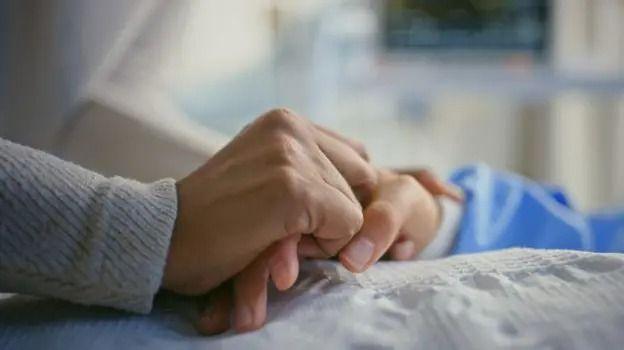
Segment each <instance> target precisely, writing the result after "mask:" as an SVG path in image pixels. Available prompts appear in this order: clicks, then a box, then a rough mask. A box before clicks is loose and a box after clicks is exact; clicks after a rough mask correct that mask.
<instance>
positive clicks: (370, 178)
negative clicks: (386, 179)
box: [356, 165, 377, 191]
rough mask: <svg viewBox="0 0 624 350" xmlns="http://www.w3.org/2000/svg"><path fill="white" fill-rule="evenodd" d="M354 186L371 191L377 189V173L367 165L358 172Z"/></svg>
mask: <svg viewBox="0 0 624 350" xmlns="http://www.w3.org/2000/svg"><path fill="white" fill-rule="evenodd" d="M356 176H357V180H356V181H357V184H356V186H358V187H360V188H362V189H366V190H369V191H372V190H374V189H375V187H377V172H376V171H375V170H374V169H372V168H371V167H369V166H368V165H367V166H365V167H362V168H360V169H359V170H358V172H357V174H356Z"/></svg>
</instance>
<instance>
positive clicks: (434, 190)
mask: <svg viewBox="0 0 624 350" xmlns="http://www.w3.org/2000/svg"><path fill="white" fill-rule="evenodd" d="M399 172H400V173H401V174H405V175H409V176H412V177H414V178H415V179H416V180H417V181H418V182H419V183H420V184H421V185H422V186H423V187H424V188H425V189H426V190H427V191H429V193H431V194H432V195H434V196H447V197H449V198H451V199H453V200H454V201H456V202H458V203H462V202H463V201H464V195H463V192H462V190H461V189H460V188H458V187H457V186H455V185H453V184H451V183H447V182H444V181H442V180H441V179H440V178H439V177H437V176H436V175H435V174H434V173H432V172H431V171H429V170H427V169H418V170H405V171H399Z"/></svg>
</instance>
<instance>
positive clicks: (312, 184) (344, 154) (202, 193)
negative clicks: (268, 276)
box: [162, 109, 377, 312]
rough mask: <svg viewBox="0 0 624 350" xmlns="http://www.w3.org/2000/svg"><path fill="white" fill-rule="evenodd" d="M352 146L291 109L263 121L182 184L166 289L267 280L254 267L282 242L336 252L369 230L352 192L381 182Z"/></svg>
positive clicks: (196, 290) (195, 290) (187, 290)
mask: <svg viewBox="0 0 624 350" xmlns="http://www.w3.org/2000/svg"><path fill="white" fill-rule="evenodd" d="M356 146H357V145H355V144H349V143H347V142H345V141H344V140H343V139H341V138H339V137H336V135H334V134H332V133H330V132H328V131H326V130H324V129H321V128H319V127H317V126H315V125H313V124H311V123H310V122H308V121H306V120H305V119H304V118H301V117H299V116H297V115H296V114H294V113H293V112H291V111H289V110H285V109H276V110H273V111H270V112H268V113H266V114H265V115H263V116H261V117H259V118H258V119H257V120H256V121H254V122H253V123H251V124H250V125H249V126H247V127H246V128H245V129H244V130H243V131H242V132H241V133H240V134H239V135H237V136H236V137H235V138H234V139H233V140H232V141H231V142H230V143H229V144H228V145H227V146H225V147H224V148H223V149H222V150H221V151H219V152H218V153H217V154H216V155H215V156H214V157H212V158H211V159H210V160H208V161H207V162H206V163H205V164H204V165H203V166H202V167H200V168H199V169H197V170H196V171H194V172H193V173H191V174H190V175H189V176H187V177H186V178H184V179H182V180H181V181H179V182H178V183H177V190H178V217H177V220H176V224H175V228H174V232H173V236H172V239H171V244H170V248H169V254H168V257H167V263H166V266H165V272H164V277H163V283H162V286H163V288H164V289H167V290H170V291H173V292H176V293H180V294H185V295H199V294H203V293H206V292H207V291H209V290H211V289H213V288H215V287H217V286H218V285H220V284H221V283H223V282H224V281H226V280H228V279H230V278H232V277H233V276H234V275H237V274H238V277H237V278H236V280H235V281H234V286H235V287H236V286H237V285H239V284H240V283H250V282H247V281H256V280H261V279H262V278H260V277H262V276H263V273H264V272H262V271H261V270H262V269H261V268H260V267H264V265H258V264H252V261H254V259H255V260H263V259H261V258H264V260H266V259H267V258H266V257H267V256H268V255H267V254H268V253H267V248H269V247H271V245H272V244H273V243H275V242H278V241H280V240H283V239H285V238H287V239H286V240H285V241H284V242H289V240H291V239H292V238H291V237H299V236H301V235H307V236H311V237H312V236H313V237H315V240H316V241H317V242H318V245H319V248H320V249H323V250H324V251H325V252H327V253H329V254H332V255H333V254H336V253H337V252H338V251H339V250H340V249H341V248H342V246H344V244H346V243H347V242H348V241H349V240H350V239H351V237H352V236H353V235H354V234H355V233H357V232H358V231H359V230H360V228H361V226H362V222H363V215H362V207H361V205H360V203H359V201H358V199H357V198H356V196H355V194H354V192H353V190H352V188H358V189H360V191H363V193H365V192H366V189H372V188H374V187H375V186H376V181H377V180H376V173H375V171H374V169H373V168H372V167H371V166H370V165H369V164H368V162H366V160H365V158H364V157H363V156H362V154H361V153H360V150H358V149H357V147H356ZM295 258H296V255H295ZM256 265H258V266H256ZM246 266H249V267H248V268H247V269H246V270H245V271H244V272H242V273H241V271H242V270H243V269H244V268H245V267H246ZM247 270H249V271H247ZM252 272H253V273H252ZM261 272H262V273H261ZM258 276H259V277H258ZM295 278H296V275H295ZM241 280H242V281H243V282H239V281H241ZM264 285H265V287H266V283H265V284H264ZM235 289H236V288H235ZM236 290H238V289H236ZM239 294H240V293H239ZM239 294H236V295H239ZM237 310H238V309H237ZM243 311H244V310H243ZM241 312H242V311H241Z"/></svg>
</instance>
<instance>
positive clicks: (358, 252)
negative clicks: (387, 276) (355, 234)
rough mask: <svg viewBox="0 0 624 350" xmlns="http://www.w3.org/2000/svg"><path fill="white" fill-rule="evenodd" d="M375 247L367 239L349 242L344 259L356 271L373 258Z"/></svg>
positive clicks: (362, 238)
mask: <svg viewBox="0 0 624 350" xmlns="http://www.w3.org/2000/svg"><path fill="white" fill-rule="evenodd" d="M374 249H375V246H374V245H373V242H371V241H370V240H369V239H368V238H364V237H361V238H357V239H356V240H355V241H353V242H351V244H349V245H348V246H347V248H346V249H345V251H344V258H345V259H346V260H347V261H348V263H349V264H350V265H351V266H352V267H353V268H355V269H356V270H358V271H361V270H362V269H364V267H366V264H368V262H369V261H370V259H371V257H372V256H373V250H374Z"/></svg>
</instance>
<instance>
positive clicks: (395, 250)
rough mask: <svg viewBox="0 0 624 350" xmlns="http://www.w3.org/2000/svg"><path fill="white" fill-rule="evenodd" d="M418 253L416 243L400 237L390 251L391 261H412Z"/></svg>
mask: <svg viewBox="0 0 624 350" xmlns="http://www.w3.org/2000/svg"><path fill="white" fill-rule="evenodd" d="M416 253H417V250H416V243H414V241H412V240H410V239H407V238H406V237H399V239H397V240H396V241H395V242H394V243H392V246H391V247H390V249H389V250H388V254H389V255H390V259H392V260H398V261H404V260H412V259H414V257H415V256H416Z"/></svg>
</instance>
